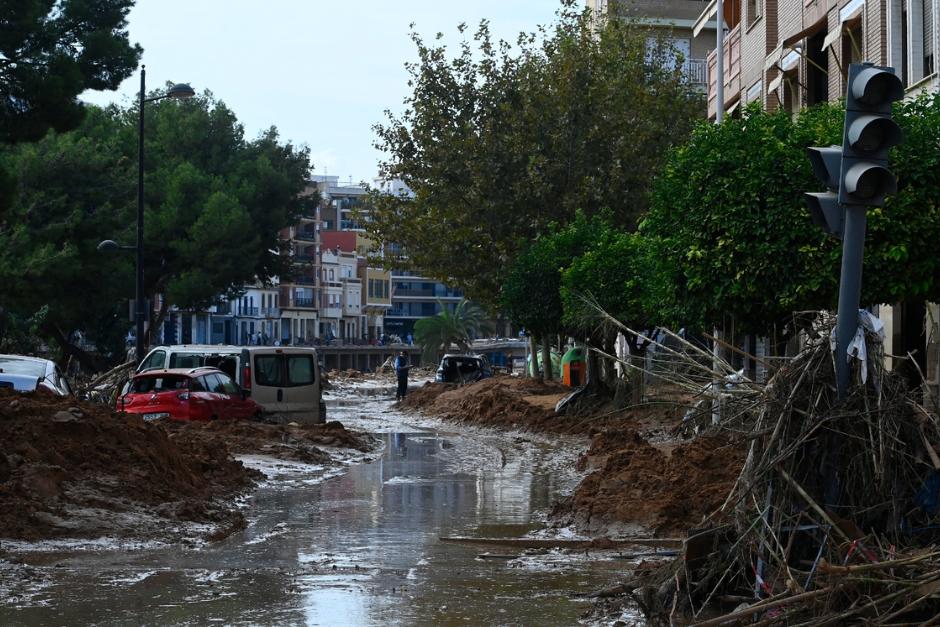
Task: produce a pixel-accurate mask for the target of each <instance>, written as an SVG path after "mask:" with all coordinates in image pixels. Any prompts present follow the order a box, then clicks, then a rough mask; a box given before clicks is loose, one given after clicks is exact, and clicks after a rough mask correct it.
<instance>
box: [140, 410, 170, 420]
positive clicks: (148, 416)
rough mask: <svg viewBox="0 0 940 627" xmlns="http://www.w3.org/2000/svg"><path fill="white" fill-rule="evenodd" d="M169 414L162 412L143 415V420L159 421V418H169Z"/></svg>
mask: <svg viewBox="0 0 940 627" xmlns="http://www.w3.org/2000/svg"><path fill="white" fill-rule="evenodd" d="M169 417H170V414H168V413H166V412H165V411H163V412H158V413H155V414H144V416H143V418H144V420H159V419H160V418H169Z"/></svg>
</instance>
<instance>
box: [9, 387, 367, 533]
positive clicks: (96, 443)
mask: <svg viewBox="0 0 940 627" xmlns="http://www.w3.org/2000/svg"><path fill="white" fill-rule="evenodd" d="M318 446H329V447H343V448H353V449H356V450H360V451H364V450H368V449H369V448H371V447H372V440H371V438H370V437H369V436H365V435H362V434H355V433H352V432H349V431H347V430H346V429H345V428H343V426H342V425H341V424H339V423H335V422H334V423H328V424H326V425H316V426H309V427H307V426H295V425H277V426H275V425H261V424H254V423H236V422H228V421H218V422H214V423H203V424H198V423H188V424H187V423H169V424H168V421H161V422H160V423H149V422H144V421H143V420H142V419H141V418H140V417H138V416H133V415H122V414H120V413H118V412H114V411H113V410H111V409H110V408H109V407H107V406H105V405H100V404H95V403H88V402H82V401H77V400H75V399H58V398H51V397H47V396H42V395H38V394H18V393H12V392H8V391H0V538H7V539H17V540H27V541H36V540H42V539H51V538H98V537H102V536H109V537H115V538H122V539H134V540H159V541H178V540H181V539H184V538H192V537H193V534H194V533H195V534H196V536H197V539H198V537H201V538H203V539H209V540H214V539H219V538H221V537H224V536H226V535H228V534H230V533H231V532H233V531H235V530H238V529H240V528H243V527H244V526H245V519H244V516H243V514H242V513H241V512H240V511H239V510H238V508H237V507H236V506H235V504H234V500H235V498H236V497H237V496H238V495H240V494H244V493H245V492H247V491H248V490H250V489H251V488H252V486H253V485H254V484H255V482H256V481H257V480H258V479H260V478H262V477H263V475H262V474H261V473H260V472H258V471H257V470H253V469H250V468H246V467H245V466H244V465H243V464H242V463H241V462H240V461H237V460H235V459H234V458H233V457H232V455H233V454H236V453H255V454H260V455H271V456H275V457H279V458H282V459H289V460H296V461H303V462H308V463H311V462H313V463H318V464H328V463H331V458H330V455H329V454H328V453H325V452H324V451H322V450H321V449H320V448H318ZM194 529H195V532H194Z"/></svg>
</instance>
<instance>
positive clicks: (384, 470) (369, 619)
mask: <svg viewBox="0 0 940 627" xmlns="http://www.w3.org/2000/svg"><path fill="white" fill-rule="evenodd" d="M351 426H353V427H354V426H355V425H354V424H353V425H351ZM378 437H381V438H384V440H385V449H384V452H383V454H382V455H381V456H379V457H378V458H377V459H376V460H375V461H373V462H370V463H367V464H363V465H359V466H354V467H351V468H349V470H348V472H346V473H345V474H343V475H341V476H338V477H334V478H331V479H327V480H325V481H323V482H321V483H305V482H303V481H300V482H289V483H285V484H280V485H279V484H277V483H275V482H272V484H271V485H269V486H266V487H263V488H261V489H259V490H258V491H257V492H256V493H255V495H254V496H253V497H252V499H251V504H250V509H249V518H250V520H251V524H250V526H249V527H248V529H246V530H245V531H244V532H243V533H240V534H237V535H235V536H232V537H230V538H228V539H227V540H225V541H223V542H221V543H218V544H215V545H211V546H208V547H205V548H203V549H201V550H181V549H165V550H154V551H139V552H133V553H124V552H121V551H101V552H95V553H82V554H72V555H69V554H61V555H55V556H51V555H45V556H41V557H35V558H33V559H34V562H35V563H34V566H32V567H31V569H32V572H31V573H26V572H25V571H23V568H25V567H16V568H14V567H12V566H10V565H5V566H0V590H4V589H10V588H11V586H10V585H7V584H10V582H11V581H12V580H13V578H16V577H20V578H23V577H25V579H26V580H30V578H32V579H31V581H33V582H34V583H35V586H37V587H38V591H36V593H35V594H34V595H33V596H32V597H31V598H28V599H27V600H25V601H23V600H20V601H15V602H13V601H10V600H9V599H3V600H0V624H4V625H7V624H37V623H39V624H77V623H93V622H102V623H134V624H167V623H171V624H202V623H205V622H222V623H224V624H307V625H396V624H400V625H422V624H428V625H431V624H434V625H447V624H461V625H465V624H484V625H489V624H539V625H553V624H557V625H570V624H572V623H573V622H575V621H576V619H577V616H578V615H579V614H580V612H581V611H583V609H584V608H585V607H586V603H585V602H584V601H581V600H578V599H575V598H574V597H573V596H572V595H573V594H574V593H578V592H589V591H591V590H595V589H598V588H601V587H605V586H607V585H609V584H610V583H611V582H612V581H614V580H616V579H618V578H619V576H620V574H621V571H622V569H623V562H620V563H615V562H613V561H611V562H599V563H598V562H596V561H584V560H583V559H579V558H577V557H574V556H564V555H548V556H544V557H540V556H535V557H533V558H531V559H527V560H515V561H512V560H481V559H477V554H478V553H479V552H481V551H483V550H485V549H481V548H480V547H475V546H471V545H454V544H445V543H441V542H440V541H439V537H440V536H447V535H459V534H476V535H514V534H515V535H521V534H524V533H526V532H527V531H529V530H531V529H533V528H535V527H536V526H537V525H538V522H537V520H536V518H537V515H539V514H540V513H541V512H544V510H545V509H547V508H548V507H549V506H550V505H551V503H552V501H553V500H554V499H556V498H558V497H559V496H561V495H560V493H559V490H560V489H561V487H562V486H570V484H571V478H572V476H571V474H570V473H571V472H572V471H570V469H569V470H568V473H569V474H568V476H565V477H562V476H560V474H564V473H563V472H562V471H559V469H558V465H557V464H555V465H553V464H551V463H546V462H547V461H550V460H551V459H553V455H554V454H555V453H554V452H553V451H552V449H551V447H546V446H533V445H531V443H527V442H521V443H516V444H512V445H509V446H505V445H504V444H505V443H504V442H503V441H502V440H501V439H500V438H499V437H497V436H495V435H490V436H489V437H488V438H484V437H482V436H479V434H473V433H470V434H469V435H466V434H465V435H461V434H448V435H446V436H444V435H438V434H436V433H433V432H414V433H386V434H383V435H380V436H378ZM17 569H19V570H17ZM5 585H6V588H5V587H4V586H5ZM18 598H20V599H22V598H24V597H18Z"/></svg>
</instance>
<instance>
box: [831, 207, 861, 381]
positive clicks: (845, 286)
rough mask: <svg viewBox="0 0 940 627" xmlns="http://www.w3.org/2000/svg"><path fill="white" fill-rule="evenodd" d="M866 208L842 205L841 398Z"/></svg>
mask: <svg viewBox="0 0 940 627" xmlns="http://www.w3.org/2000/svg"><path fill="white" fill-rule="evenodd" d="M867 222H868V213H867V210H866V207H863V206H859V205H846V206H845V223H844V224H845V226H844V229H845V230H844V232H843V238H842V273H841V275H840V280H839V311H838V314H837V317H836V389H837V390H838V393H839V398H840V399H844V398H845V396H846V394H847V393H848V389H849V380H850V373H851V369H850V368H849V361H848V354H847V353H848V350H849V344H851V343H852V339H853V338H854V337H855V333H856V331H857V329H858V306H859V301H860V299H861V294H862V260H863V258H864V255H865V227H866V224H867Z"/></svg>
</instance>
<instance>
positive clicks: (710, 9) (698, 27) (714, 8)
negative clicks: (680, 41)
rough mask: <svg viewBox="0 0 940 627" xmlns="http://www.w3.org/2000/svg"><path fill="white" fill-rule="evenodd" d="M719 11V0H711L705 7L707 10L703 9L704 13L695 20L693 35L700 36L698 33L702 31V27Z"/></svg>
mask: <svg viewBox="0 0 940 627" xmlns="http://www.w3.org/2000/svg"><path fill="white" fill-rule="evenodd" d="M717 12H718V0H711V2H709V3H708V6H706V7H705V10H704V11H702V14H701V15H699V16H698V19H697V20H695V24H693V25H692V36H693V37H698V34H699V33H700V32H702V29H703V28H705V25H706V24H708V20H710V19H712V17H713V16H714V15H715V14H716V13H717Z"/></svg>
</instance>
